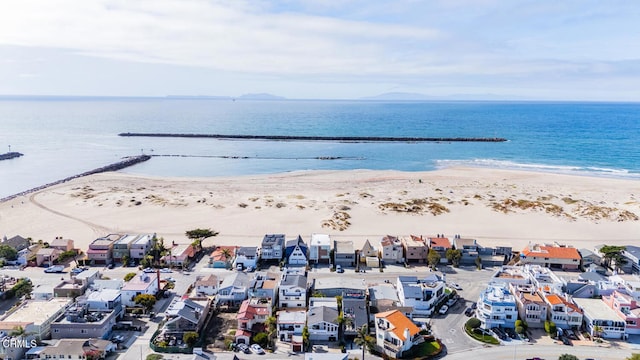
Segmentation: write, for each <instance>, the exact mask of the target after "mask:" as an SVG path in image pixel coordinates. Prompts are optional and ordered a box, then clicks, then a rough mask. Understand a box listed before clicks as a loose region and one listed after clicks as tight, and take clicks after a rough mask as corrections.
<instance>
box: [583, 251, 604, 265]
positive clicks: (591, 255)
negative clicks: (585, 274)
mask: <svg viewBox="0 0 640 360" xmlns="http://www.w3.org/2000/svg"><path fill="white" fill-rule="evenodd" d="M578 252H579V253H580V257H581V258H582V268H583V269H588V268H589V266H591V264H595V265H598V266H599V265H601V264H602V257H601V256H600V255H598V254H596V253H595V252H593V251H591V250H589V249H585V248H582V249H578Z"/></svg>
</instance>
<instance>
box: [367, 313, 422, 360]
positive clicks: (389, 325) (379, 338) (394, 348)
mask: <svg viewBox="0 0 640 360" xmlns="http://www.w3.org/2000/svg"><path fill="white" fill-rule="evenodd" d="M375 324H376V345H378V349H380V350H382V352H383V353H384V354H385V355H387V356H390V357H392V358H395V359H399V358H401V357H402V354H403V353H404V352H406V351H408V350H409V349H411V348H412V347H413V346H414V345H419V344H421V343H422V342H424V338H423V337H422V335H420V334H419V333H420V329H419V328H418V327H417V326H416V325H415V324H414V323H413V321H411V320H410V319H409V318H407V317H406V316H404V315H403V314H402V313H401V312H400V311H398V310H391V311H386V312H382V313H379V314H376V320H375Z"/></svg>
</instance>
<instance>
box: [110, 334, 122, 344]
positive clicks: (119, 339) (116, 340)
mask: <svg viewBox="0 0 640 360" xmlns="http://www.w3.org/2000/svg"><path fill="white" fill-rule="evenodd" d="M123 341H124V336H123V335H116V336H114V337H113V338H112V339H111V342H112V343H116V344H120V343H121V342H123Z"/></svg>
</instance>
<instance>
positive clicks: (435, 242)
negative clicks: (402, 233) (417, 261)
mask: <svg viewBox="0 0 640 360" xmlns="http://www.w3.org/2000/svg"><path fill="white" fill-rule="evenodd" d="M420 239H422V237H420ZM426 243H428V245H429V248H430V249H433V250H435V251H437V252H438V254H440V262H441V263H443V264H446V263H447V262H448V260H447V250H449V249H452V248H453V247H452V245H451V241H449V238H446V237H444V235H442V234H439V235H438V236H436V237H429V238H427V241H426ZM425 258H426V257H425Z"/></svg>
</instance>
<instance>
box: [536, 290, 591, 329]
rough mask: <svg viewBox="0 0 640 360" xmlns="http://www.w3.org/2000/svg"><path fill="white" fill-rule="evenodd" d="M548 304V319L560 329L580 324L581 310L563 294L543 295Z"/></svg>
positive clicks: (573, 327)
mask: <svg viewBox="0 0 640 360" xmlns="http://www.w3.org/2000/svg"><path fill="white" fill-rule="evenodd" d="M545 300H546V302H547V304H548V305H549V320H551V321H553V322H554V323H555V324H556V327H558V328H560V329H576V328H579V327H580V326H581V325H582V310H581V309H580V308H579V307H578V306H577V305H575V304H573V303H571V302H569V301H568V300H567V299H566V298H565V297H564V296H562V295H558V294H551V295H547V296H546V297H545Z"/></svg>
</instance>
